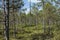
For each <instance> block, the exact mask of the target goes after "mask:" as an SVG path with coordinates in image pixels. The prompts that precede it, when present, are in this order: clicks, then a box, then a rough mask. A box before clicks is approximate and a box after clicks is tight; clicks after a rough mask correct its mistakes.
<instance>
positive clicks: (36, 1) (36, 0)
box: [28, 0, 41, 3]
mask: <svg viewBox="0 0 60 40" xmlns="http://www.w3.org/2000/svg"><path fill="white" fill-rule="evenodd" d="M30 1H31V2H32V3H38V2H41V1H39V0H28V2H30Z"/></svg>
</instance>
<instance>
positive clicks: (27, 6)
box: [23, 0, 40, 13]
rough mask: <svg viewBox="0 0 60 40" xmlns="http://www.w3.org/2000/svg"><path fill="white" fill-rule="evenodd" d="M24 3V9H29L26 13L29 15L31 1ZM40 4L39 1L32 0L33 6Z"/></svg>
mask: <svg viewBox="0 0 60 40" xmlns="http://www.w3.org/2000/svg"><path fill="white" fill-rule="evenodd" d="M23 1H24V8H27V11H26V13H28V12H29V10H30V7H29V4H30V0H23ZM38 2H40V1H38V0H31V4H33V3H38Z"/></svg>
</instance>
